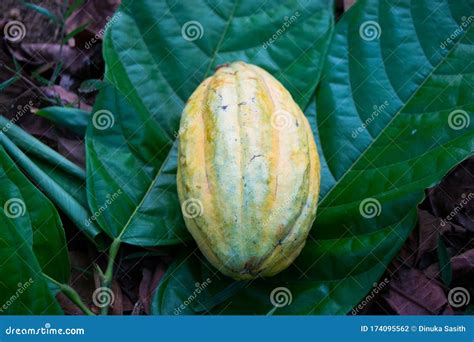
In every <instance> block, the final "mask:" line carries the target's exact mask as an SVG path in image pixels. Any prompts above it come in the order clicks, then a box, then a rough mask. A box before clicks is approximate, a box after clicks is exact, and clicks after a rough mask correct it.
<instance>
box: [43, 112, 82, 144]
mask: <svg viewBox="0 0 474 342" xmlns="http://www.w3.org/2000/svg"><path fill="white" fill-rule="evenodd" d="M36 114H37V115H39V116H42V117H45V118H47V119H49V120H51V121H53V122H54V123H56V124H58V125H60V126H64V127H66V128H69V129H70V130H71V131H73V132H74V133H76V134H78V135H79V136H81V137H83V136H84V135H85V134H86V128H87V123H88V122H89V116H90V113H89V112H86V111H85V110H82V109H79V108H69V107H58V106H52V107H45V108H41V109H40V110H38V111H37V112H36Z"/></svg>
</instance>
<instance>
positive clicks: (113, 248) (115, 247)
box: [100, 238, 122, 315]
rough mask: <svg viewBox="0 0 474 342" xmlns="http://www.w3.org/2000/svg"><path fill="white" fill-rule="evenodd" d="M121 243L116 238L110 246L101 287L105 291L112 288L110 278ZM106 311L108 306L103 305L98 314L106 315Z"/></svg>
mask: <svg viewBox="0 0 474 342" xmlns="http://www.w3.org/2000/svg"><path fill="white" fill-rule="evenodd" d="M121 243H122V241H121V240H120V238H116V239H115V240H114V241H112V244H111V245H110V249H109V261H108V264H107V269H106V270H105V274H104V280H103V282H102V286H103V287H105V288H107V289H110V288H111V287H112V278H113V275H114V264H115V258H116V257H117V254H118V251H119V249H120V245H121ZM108 311H109V305H105V306H104V307H103V308H102V309H101V312H100V313H101V314H102V315H107V313H108Z"/></svg>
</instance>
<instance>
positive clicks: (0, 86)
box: [0, 75, 20, 91]
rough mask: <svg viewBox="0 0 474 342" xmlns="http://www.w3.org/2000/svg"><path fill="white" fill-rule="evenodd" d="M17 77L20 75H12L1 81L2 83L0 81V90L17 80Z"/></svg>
mask: <svg viewBox="0 0 474 342" xmlns="http://www.w3.org/2000/svg"><path fill="white" fill-rule="evenodd" d="M19 79H20V76H18V75H14V76H12V77H10V78H9V79H8V80H6V81H3V82H2V83H0V91H1V90H5V89H7V88H8V87H9V86H11V85H12V84H13V83H15V82H16V81H18V80H19Z"/></svg>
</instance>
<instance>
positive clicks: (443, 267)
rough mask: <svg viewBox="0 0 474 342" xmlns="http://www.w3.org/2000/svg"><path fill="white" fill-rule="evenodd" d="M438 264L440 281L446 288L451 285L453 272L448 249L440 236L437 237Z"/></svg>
mask: <svg viewBox="0 0 474 342" xmlns="http://www.w3.org/2000/svg"><path fill="white" fill-rule="evenodd" d="M437 251H438V264H439V271H440V274H441V279H442V280H443V283H444V284H445V285H446V286H448V287H449V286H450V285H451V280H452V279H453V271H452V267H451V257H450V256H449V252H448V249H447V248H446V244H445V243H444V241H443V238H442V237H441V236H439V237H438V248H437Z"/></svg>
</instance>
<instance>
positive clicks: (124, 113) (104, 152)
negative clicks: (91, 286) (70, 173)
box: [86, 84, 190, 246]
mask: <svg viewBox="0 0 474 342" xmlns="http://www.w3.org/2000/svg"><path fill="white" fill-rule="evenodd" d="M104 108H107V109H104ZM104 110H105V111H104ZM94 112H95V113H94V114H93V117H92V120H91V123H90V125H89V127H88V130H87V134H86V153H87V170H88V176H87V177H88V178H87V187H88V200H89V205H90V207H91V209H92V211H94V212H96V211H99V210H100V208H101V207H104V203H106V202H107V199H108V197H110V196H112V195H113V194H117V193H119V192H120V195H119V196H116V198H115V200H114V201H113V202H112V203H110V205H108V209H107V210H105V211H103V212H102V215H100V216H98V217H97V221H98V223H99V224H100V226H101V227H103V229H104V231H105V232H106V233H108V234H109V236H111V237H112V238H120V239H121V240H122V241H124V242H127V243H130V244H134V245H141V246H155V245H168V244H176V243H181V242H183V241H185V240H188V239H189V238H190V236H189V234H188V232H187V230H186V228H185V225H184V222H183V221H182V217H181V211H180V207H179V205H178V206H176V205H175V206H170V205H169V204H168V203H178V198H177V196H178V195H177V192H176V182H175V173H176V165H168V164H167V167H162V165H164V164H163V163H162V160H163V159H164V158H166V153H167V150H166V149H163V148H162V146H163V145H162V144H161V143H160V141H159V140H153V137H152V136H145V134H147V132H146V130H145V129H142V130H139V129H138V128H139V126H135V125H138V124H139V120H136V118H137V116H138V115H137V114H136V112H135V111H134V109H133V108H132V107H130V105H129V104H128V102H127V101H125V100H124V99H123V97H122V96H121V95H120V94H119V93H118V92H117V91H116V90H115V88H114V87H112V86H110V85H105V84H104V86H103V88H102V90H101V92H100V93H99V95H98V97H97V101H96V104H95V106H94ZM112 113H113V114H112ZM102 120H112V121H108V122H109V123H112V122H113V121H115V124H113V125H112V126H111V127H109V128H107V129H105V130H102V129H101V128H102V126H100V124H101V122H103V123H105V121H102ZM122 121H123V123H122V124H118V123H117V122H122ZM105 124H107V123H105ZM129 134H130V135H129ZM124 136H128V138H127V140H126V141H124ZM132 146H140V148H139V149H133V148H132ZM173 158H175V159H176V157H175V156H173ZM158 175H159V176H160V177H158Z"/></svg>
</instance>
